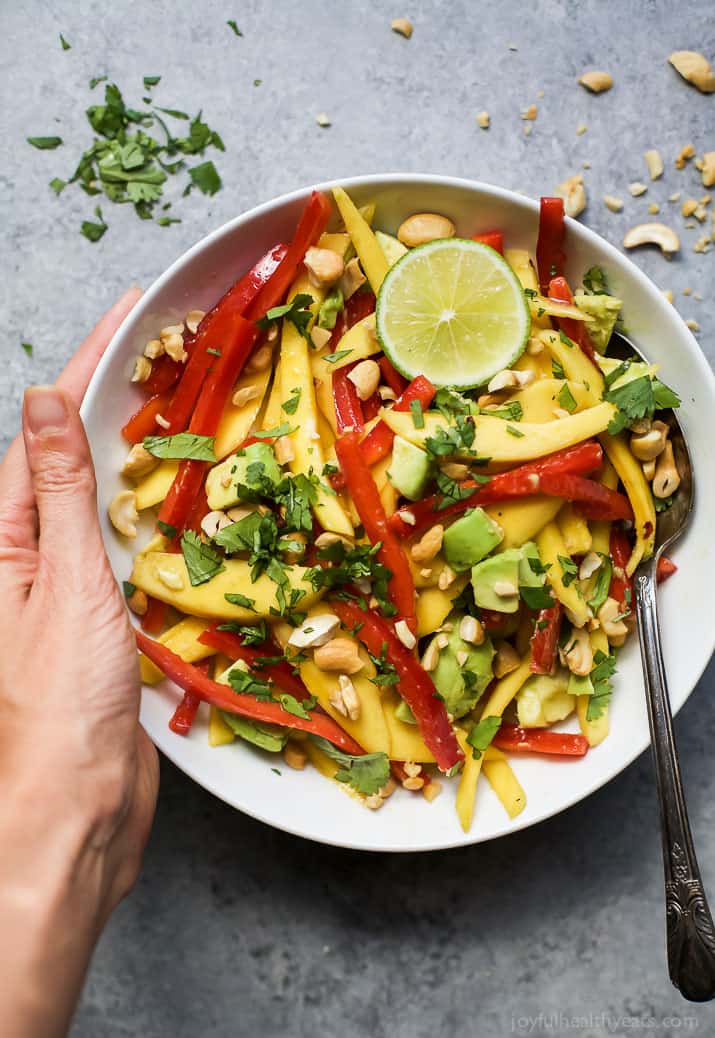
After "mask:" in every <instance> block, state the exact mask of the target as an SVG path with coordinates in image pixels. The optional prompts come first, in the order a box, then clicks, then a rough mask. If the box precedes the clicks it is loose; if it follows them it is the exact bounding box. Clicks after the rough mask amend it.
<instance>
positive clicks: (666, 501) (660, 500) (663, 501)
mask: <svg viewBox="0 0 715 1038" xmlns="http://www.w3.org/2000/svg"><path fill="white" fill-rule="evenodd" d="M674 499H675V495H674V494H671V495H670V497H656V496H655V495H653V506H654V508H655V510H656V512H658V513H660V512H667V511H668V509H669V508H672V505H673V501H674Z"/></svg>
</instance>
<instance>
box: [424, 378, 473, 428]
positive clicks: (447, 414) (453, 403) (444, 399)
mask: <svg viewBox="0 0 715 1038" xmlns="http://www.w3.org/2000/svg"><path fill="white" fill-rule="evenodd" d="M432 406H433V407H434V408H436V410H438V411H439V413H440V414H441V415H442V417H443V418H446V419H447V421H449V420H450V419H451V418H452V417H454V415H458V414H461V415H466V414H471V412H472V406H473V401H472V400H469V399H468V398H467V397H466V396H462V394H461V393H458V392H457V390H456V389H452V388H451V387H450V386H442V388H441V389H438V390H437V392H436V394H435V398H434V400H433V401H432Z"/></svg>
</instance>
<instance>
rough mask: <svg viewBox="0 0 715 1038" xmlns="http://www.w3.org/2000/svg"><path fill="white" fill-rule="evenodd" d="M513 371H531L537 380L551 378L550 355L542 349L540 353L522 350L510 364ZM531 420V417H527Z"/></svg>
mask: <svg viewBox="0 0 715 1038" xmlns="http://www.w3.org/2000/svg"><path fill="white" fill-rule="evenodd" d="M512 368H514V370H515V371H533V372H534V375H535V377H536V379H537V380H540V379H545V378H551V375H552V371H551V357H550V356H549V354H548V353H547V352H546V350H542V351H541V353H536V354H533V353H529V352H528V351H524V353H522V355H521V356H520V357H519V359H518V361H517V362H516V364H512ZM529 421H533V419H529Z"/></svg>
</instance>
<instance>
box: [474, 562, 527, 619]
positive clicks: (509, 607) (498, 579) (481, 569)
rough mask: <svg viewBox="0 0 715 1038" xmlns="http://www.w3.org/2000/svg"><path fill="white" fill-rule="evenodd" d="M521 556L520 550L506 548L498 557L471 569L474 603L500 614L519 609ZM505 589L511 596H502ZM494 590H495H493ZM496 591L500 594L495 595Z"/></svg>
mask: <svg viewBox="0 0 715 1038" xmlns="http://www.w3.org/2000/svg"><path fill="white" fill-rule="evenodd" d="M522 558H523V555H522V551H521V549H520V548H508V549H507V550H506V551H501V552H499V554H498V555H490V557H489V558H488V559H484V561H483V562H479V563H477V565H476V566H473V567H472V588H473V589H474V601H475V602H476V604H477V605H478V606H481V608H482V609H496V610H497V611H498V612H500V613H515V612H516V611H517V609H518V608H519V576H520V574H519V563H520V562H521V561H522ZM507 587H511V588H513V589H514V592H513V594H512V593H509V594H504V593H503V592H504V591H505V589H506V588H507ZM495 589H496V590H495ZM497 590H498V591H501V592H502V594H497Z"/></svg>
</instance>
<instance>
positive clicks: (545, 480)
mask: <svg viewBox="0 0 715 1038" xmlns="http://www.w3.org/2000/svg"><path fill="white" fill-rule="evenodd" d="M539 492H540V493H542V494H546V495H547V497H563V499H564V500H565V501H575V502H576V503H577V506H578V508H579V510H582V511H583V512H584V514H585V512H586V511H587V510H589V509H593V511H594V512H597V513H598V515H597V518H599V519H633V509H632V507H631V503H630V501H629V500H628V498H627V497H626V496H625V494H619V493H618V491H617V490H611V489H610V487H606V486H604V485H603V484H602V483H597V482H595V480H593V479H585V478H584V477H583V476H576V475H574V474H573V473H570V472H559V473H551V472H544V473H542V475H541V476H540V477H539Z"/></svg>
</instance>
